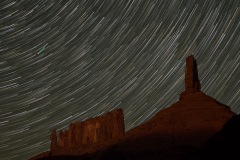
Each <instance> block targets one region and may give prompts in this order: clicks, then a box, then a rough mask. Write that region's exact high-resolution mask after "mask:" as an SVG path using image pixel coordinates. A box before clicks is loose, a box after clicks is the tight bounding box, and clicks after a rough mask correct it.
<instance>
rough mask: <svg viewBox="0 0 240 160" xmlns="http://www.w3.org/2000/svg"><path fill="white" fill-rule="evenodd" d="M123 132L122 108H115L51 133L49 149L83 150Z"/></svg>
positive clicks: (121, 134)
mask: <svg viewBox="0 0 240 160" xmlns="http://www.w3.org/2000/svg"><path fill="white" fill-rule="evenodd" d="M124 134H125V128H124V117H123V111H122V109H116V110H113V111H111V112H108V113H106V114H104V115H102V116H99V117H95V118H91V119H88V120H86V121H83V122H76V123H72V124H70V127H69V129H68V130H65V131H60V132H59V135H58V136H57V135H56V131H55V130H54V131H53V132H52V134H51V142H52V143H51V151H52V152H54V151H55V150H74V149H75V150H84V149H86V148H89V147H90V146H92V145H94V144H101V143H105V142H107V141H110V140H112V139H118V138H120V137H122V136H124Z"/></svg>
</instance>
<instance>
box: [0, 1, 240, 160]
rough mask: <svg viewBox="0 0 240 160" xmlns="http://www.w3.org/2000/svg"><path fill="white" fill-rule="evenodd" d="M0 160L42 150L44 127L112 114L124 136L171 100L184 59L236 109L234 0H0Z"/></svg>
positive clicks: (180, 82)
mask: <svg viewBox="0 0 240 160" xmlns="http://www.w3.org/2000/svg"><path fill="white" fill-rule="evenodd" d="M0 12H1V14H0V131H1V132H0V159H1V160H25V159H27V158H30V157H32V156H34V155H36V154H38V153H41V152H43V151H45V150H48V149H49V144H50V142H49V141H50V139H49V135H50V131H51V130H52V129H53V128H55V129H57V131H58V130H61V129H66V128H67V127H68V125H69V124H70V123H72V122H76V121H82V120H85V119H87V118H90V117H95V116H98V115H101V114H103V113H105V112H107V111H110V110H112V109H114V108H122V109H123V110H124V116H125V127H126V130H129V129H131V128H133V127H135V126H137V125H139V124H141V123H143V122H145V121H146V120H148V119H149V118H151V117H152V116H153V115H154V114H156V113H157V112H158V111H160V110H161V109H163V108H166V107H168V106H170V105H171V104H173V103H174V102H176V101H177V100H178V98H179V94H180V93H181V92H182V91H183V89H184V67H185V58H186V57H187V56H188V55H191V54H193V55H194V56H195V58H196V59H197V63H198V69H199V77H200V81H201V85H202V90H203V91H204V92H205V93H206V94H208V95H210V96H212V97H214V98H215V99H216V100H218V101H220V102H221V103H224V104H226V105H228V106H230V107H231V109H232V110H233V111H234V112H236V113H239V112H240V108H239V107H240V106H239V104H240V98H239V97H240V79H239V75H240V69H239V68H240V66H239V64H240V45H239V43H240V2H239V1H237V0H219V1H218V0H211V1H209V0H195V1H193V0H186V1H182V0H175V1H172V0H151V1H146V0H138V1H134V0H129V1H127V0H126V1H125V0H123V1H118V0H115V1H96V0H86V1H72V0H69V1H64V0H55V1H54V0H39V1H30V0H19V1H18V0H3V1H1V2H0Z"/></svg>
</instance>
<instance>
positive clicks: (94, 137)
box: [45, 56, 240, 160]
mask: <svg viewBox="0 0 240 160" xmlns="http://www.w3.org/2000/svg"><path fill="white" fill-rule="evenodd" d="M233 115H236V114H235V113H234V112H232V111H231V110H230V108H229V107H228V106H226V105H224V104H221V103H219V102H218V101H216V100H215V99H213V98H211V97H210V96H207V95H206V94H204V93H203V92H201V85H200V82H199V79H198V72H197V63H196V60H195V59H194V57H193V56H189V57H187V58H186V71H185V90H184V91H183V92H182V93H181V94H180V98H179V101H177V102H176V103H174V104H172V105H171V106H170V107H167V108H165V109H163V110H161V111H159V112H158V113H157V114H156V115H155V116H153V117H152V118H151V119H150V120H148V121H147V122H145V123H143V124H141V125H139V126H137V127H135V128H133V129H131V130H129V131H128V132H126V134H124V122H123V113H122V110H115V111H112V112H109V113H107V114H105V115H104V116H100V117H96V118H92V119H89V120H86V121H84V122H79V123H73V124H70V127H69V130H66V131H63V132H60V133H59V136H58V140H56V133H55V132H53V133H52V136H51V137H52V145H51V146H52V147H51V151H50V153H51V154H50V153H45V156H47V155H48V156H49V157H50V158H51V156H53V157H54V155H60V154H59V153H61V154H62V155H71V156H73V155H74V154H72V153H70V154H69V153H66V152H64V151H65V150H69V149H70V150H71V149H72V150H75V151H82V150H84V149H87V148H91V147H93V146H96V144H101V143H104V142H105V141H111V140H112V139H118V138H119V137H122V139H121V141H119V142H118V143H115V144H114V145H112V144H111V145H105V148H101V150H100V151H98V152H95V153H94V151H96V150H92V151H91V154H87V155H85V156H84V155H81V154H82V152H77V154H75V155H77V157H76V159H81V160H82V159H94V158H95V159H104V160H105V159H128V158H129V159H138V160H140V159H181V157H182V156H184V155H185V154H189V153H191V152H192V151H193V150H195V149H196V148H200V147H201V146H202V145H203V144H204V143H205V142H206V141H207V139H208V138H209V137H211V136H212V135H213V134H214V133H216V132H218V131H219V130H220V129H221V128H222V127H223V125H224V124H225V123H226V122H227V121H228V120H229V119H230V118H231V117H232V116H233ZM239 119H240V118H239ZM106 146H107V147H106ZM94 149H97V148H94ZM89 153H90V152H89ZM84 157H85V158H84ZM86 157H87V158H86ZM123 157H124V158H123ZM46 159H48V158H46ZM56 159H58V158H56Z"/></svg>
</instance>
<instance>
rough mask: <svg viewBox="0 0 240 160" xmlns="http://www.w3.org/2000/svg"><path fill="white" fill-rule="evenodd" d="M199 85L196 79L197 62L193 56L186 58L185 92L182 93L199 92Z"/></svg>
mask: <svg viewBox="0 0 240 160" xmlns="http://www.w3.org/2000/svg"><path fill="white" fill-rule="evenodd" d="M200 91H201V84H200V81H199V79H198V70H197V62H196V59H195V58H194V56H193V55H190V56H188V57H187V58H186V68H185V91H184V93H193V92H200Z"/></svg>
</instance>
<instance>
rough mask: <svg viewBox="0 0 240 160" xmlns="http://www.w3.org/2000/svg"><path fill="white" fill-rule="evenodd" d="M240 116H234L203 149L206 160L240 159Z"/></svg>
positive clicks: (203, 157)
mask: <svg viewBox="0 0 240 160" xmlns="http://www.w3.org/2000/svg"><path fill="white" fill-rule="evenodd" d="M239 147H240V115H234V116H233V117H232V118H230V119H229V121H227V123H226V124H225V125H224V126H223V129H222V130H220V131H219V132H217V133H216V134H214V135H213V136H212V137H211V138H210V139H209V140H208V141H207V142H206V144H205V145H204V146H203V148H202V159H204V160H227V159H240V156H239Z"/></svg>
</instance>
